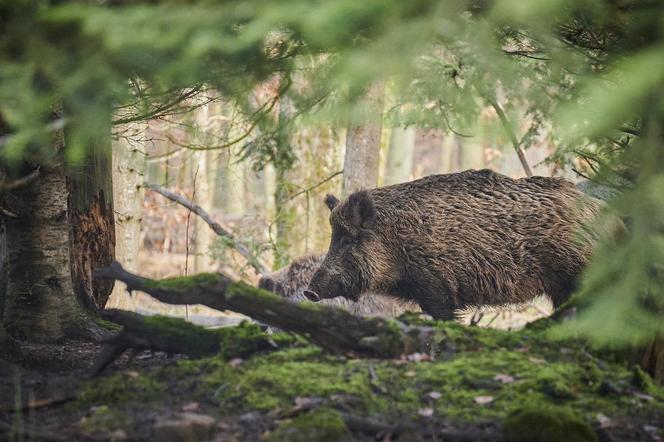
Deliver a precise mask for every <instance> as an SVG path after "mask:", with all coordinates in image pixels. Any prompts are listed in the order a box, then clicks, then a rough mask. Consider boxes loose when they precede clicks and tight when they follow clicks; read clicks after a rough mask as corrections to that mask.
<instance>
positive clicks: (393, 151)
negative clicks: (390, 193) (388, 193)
mask: <svg viewBox="0 0 664 442" xmlns="http://www.w3.org/2000/svg"><path fill="white" fill-rule="evenodd" d="M414 151H415V129H414V128H412V127H410V128H400V127H395V128H394V129H392V133H391V134H390V146H389V148H388V151H387V163H386V164H385V185H389V184H397V183H403V182H405V181H409V180H410V174H411V172H412V169H413V153H414Z"/></svg>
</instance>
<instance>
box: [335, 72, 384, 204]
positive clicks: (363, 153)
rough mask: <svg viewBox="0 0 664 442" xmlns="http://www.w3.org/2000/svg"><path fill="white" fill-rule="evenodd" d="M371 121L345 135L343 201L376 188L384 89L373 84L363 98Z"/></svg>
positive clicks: (349, 129) (351, 129) (353, 128)
mask: <svg viewBox="0 0 664 442" xmlns="http://www.w3.org/2000/svg"><path fill="white" fill-rule="evenodd" d="M365 100H366V104H367V108H369V109H371V110H372V112H370V113H371V115H373V117H371V118H370V117H368V116H367V117H366V121H364V122H363V123H362V124H361V125H351V126H350V127H349V128H348V132H347V134H346V153H345V155H344V175H343V185H342V186H343V187H342V194H343V196H344V197H346V196H348V195H350V194H351V193H353V192H356V191H358V190H362V189H373V188H374V187H376V186H377V185H378V164H379V157H380V136H381V129H382V110H383V85H382V83H381V84H376V85H374V86H372V87H371V88H370V90H369V91H368V92H367V94H366V96H365Z"/></svg>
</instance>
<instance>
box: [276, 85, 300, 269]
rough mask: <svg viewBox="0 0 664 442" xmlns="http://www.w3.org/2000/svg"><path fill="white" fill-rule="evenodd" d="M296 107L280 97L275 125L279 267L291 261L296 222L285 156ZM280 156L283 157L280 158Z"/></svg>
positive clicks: (288, 168)
mask: <svg viewBox="0 0 664 442" xmlns="http://www.w3.org/2000/svg"><path fill="white" fill-rule="evenodd" d="M294 113H295V110H294V108H293V103H292V102H291V100H290V98H289V97H287V96H282V97H281V98H280V100H279V115H278V121H277V126H278V127H279V128H280V129H279V132H278V135H277V139H276V143H277V156H278V158H276V161H275V162H274V169H275V189H274V209H275V214H276V220H275V229H276V239H275V245H276V247H275V256H274V268H277V269H278V268H281V267H283V266H285V265H286V264H288V263H289V262H290V260H291V255H290V250H291V244H290V240H291V236H290V235H289V234H290V233H291V230H292V228H293V225H294V221H295V216H296V214H295V209H294V208H293V207H292V206H291V205H290V204H289V203H290V199H291V198H290V187H291V185H290V176H289V171H290V170H291V168H292V163H291V161H289V160H288V159H287V158H285V157H286V156H288V155H290V154H291V150H292V141H293V140H292V137H291V133H290V131H289V127H288V122H289V120H290V119H291V118H292V116H293V114H294ZM282 157H283V158H282Z"/></svg>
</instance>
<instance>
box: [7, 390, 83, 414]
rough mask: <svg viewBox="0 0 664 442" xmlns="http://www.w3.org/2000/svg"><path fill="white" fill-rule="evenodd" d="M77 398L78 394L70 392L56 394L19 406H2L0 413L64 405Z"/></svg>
mask: <svg viewBox="0 0 664 442" xmlns="http://www.w3.org/2000/svg"><path fill="white" fill-rule="evenodd" d="M74 399H76V395H73V394H70V395H65V396H56V397H52V398H49V399H34V400H30V401H28V402H27V403H25V404H22V405H19V406H18V407H16V406H13V407H2V406H0V413H16V412H23V411H29V410H38V409H41V408H50V407H55V406H58V405H63V404H66V403H68V402H71V401H73V400H74Z"/></svg>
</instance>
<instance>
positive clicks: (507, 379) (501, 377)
mask: <svg viewBox="0 0 664 442" xmlns="http://www.w3.org/2000/svg"><path fill="white" fill-rule="evenodd" d="M493 380H494V381H499V382H502V383H503V384H511V383H512V382H514V378H513V377H512V376H510V375H508V374H500V373H499V374H497V375H495V376H494V377H493Z"/></svg>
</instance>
